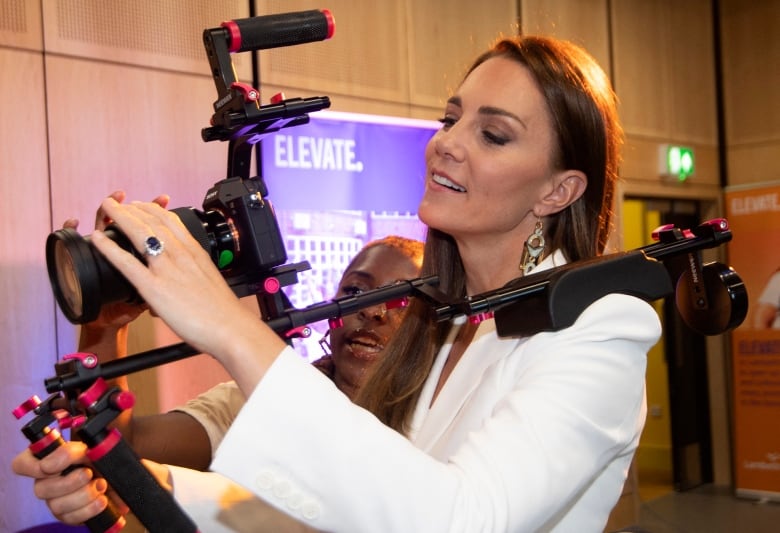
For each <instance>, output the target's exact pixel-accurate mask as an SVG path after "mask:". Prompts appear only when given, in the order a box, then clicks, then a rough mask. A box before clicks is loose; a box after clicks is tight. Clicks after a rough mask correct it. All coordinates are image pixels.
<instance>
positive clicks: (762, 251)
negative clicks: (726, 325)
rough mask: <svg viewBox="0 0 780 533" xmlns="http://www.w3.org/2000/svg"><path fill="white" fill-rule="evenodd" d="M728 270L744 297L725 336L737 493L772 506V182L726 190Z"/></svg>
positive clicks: (777, 439) (779, 375)
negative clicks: (745, 306) (744, 305)
mask: <svg viewBox="0 0 780 533" xmlns="http://www.w3.org/2000/svg"><path fill="white" fill-rule="evenodd" d="M726 216H727V218H728V221H729V225H730V227H731V229H732V231H733V234H734V238H733V240H732V241H731V242H730V243H729V244H728V252H729V264H730V265H731V266H732V267H734V269H735V270H736V271H737V272H738V273H739V275H740V277H741V278H742V280H743V281H744V282H745V287H746V288H747V291H748V298H749V301H750V307H749V310H748V315H747V318H746V319H745V321H744V323H743V324H742V325H741V326H740V327H739V328H737V329H736V330H735V331H734V332H733V333H732V337H731V338H732V359H733V361H732V368H733V379H734V383H733V385H734V472H735V486H736V491H737V494H738V495H742V496H748V497H759V498H768V499H776V500H780V312H779V310H780V184H766V185H759V186H753V187H749V188H734V189H730V190H727V192H726Z"/></svg>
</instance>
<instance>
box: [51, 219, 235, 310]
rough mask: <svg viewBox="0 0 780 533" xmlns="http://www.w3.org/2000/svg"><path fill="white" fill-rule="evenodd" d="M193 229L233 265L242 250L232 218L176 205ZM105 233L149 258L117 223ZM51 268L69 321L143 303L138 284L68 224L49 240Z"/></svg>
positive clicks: (219, 259) (221, 261)
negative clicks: (112, 306) (109, 308)
mask: <svg viewBox="0 0 780 533" xmlns="http://www.w3.org/2000/svg"><path fill="white" fill-rule="evenodd" d="M171 211H172V212H173V213H175V214H176V215H177V216H178V217H179V219H180V220H181V221H182V223H183V224H184V226H185V227H186V228H187V230H188V231H189V232H190V234H191V235H192V236H193V237H194V238H195V240H197V241H198V242H199V243H200V245H201V246H202V247H203V248H204V249H205V250H206V251H207V252H208V253H209V255H210V256H211V258H212V260H213V261H214V263H215V264H216V265H217V266H218V267H219V268H220V270H222V269H229V268H230V267H231V266H233V265H234V263H235V260H236V258H237V257H238V255H239V251H240V250H239V247H238V242H239V234H238V230H237V229H236V228H235V227H234V226H233V225H232V223H231V222H230V221H229V220H227V219H226V218H225V217H223V216H222V215H221V213H219V212H218V211H209V212H206V213H203V212H201V211H197V210H195V209H193V208H190V207H179V208H177V209H172V210H171ZM103 233H105V235H106V236H107V237H108V238H109V239H111V240H112V241H114V242H115V243H117V245H119V246H120V247H121V248H122V249H124V250H125V251H127V252H129V253H131V254H133V255H134V256H135V257H137V258H138V259H139V260H140V261H144V257H143V256H142V255H141V254H140V253H139V252H138V251H136V249H135V248H134V247H133V245H132V244H131V243H130V240H129V239H128V238H127V237H126V236H125V235H124V234H123V233H122V232H121V231H119V228H117V227H116V226H108V227H107V228H106V229H105V230H104V231H103ZM46 267H47V269H48V272H49V281H50V282H51V286H52V289H53V291H54V297H55V298H56V299H57V303H58V304H59V306H60V309H62V312H63V313H64V314H65V316H66V317H67V319H68V320H70V321H71V322H72V323H74V324H86V323H87V322H92V321H93V320H95V319H96V318H97V317H98V315H99V314H100V309H101V307H102V306H103V305H105V304H109V303H117V302H125V303H141V302H142V301H143V300H142V299H141V297H140V295H139V294H138V292H137V291H136V290H135V288H134V287H133V286H132V285H131V284H130V283H129V282H128V281H127V280H126V279H125V277H124V276H123V275H122V274H121V273H120V272H119V271H118V270H117V269H116V268H115V267H114V266H113V265H112V264H111V263H109V262H108V261H107V260H106V259H105V257H103V255H102V254H101V253H100V252H98V251H97V249H96V248H95V247H94V246H93V245H92V242H91V241H90V238H89V236H86V237H84V236H81V235H79V234H78V232H76V231H75V230H73V229H70V228H65V229H61V230H57V231H55V232H54V233H52V234H50V235H49V237H48V239H47V240H46Z"/></svg>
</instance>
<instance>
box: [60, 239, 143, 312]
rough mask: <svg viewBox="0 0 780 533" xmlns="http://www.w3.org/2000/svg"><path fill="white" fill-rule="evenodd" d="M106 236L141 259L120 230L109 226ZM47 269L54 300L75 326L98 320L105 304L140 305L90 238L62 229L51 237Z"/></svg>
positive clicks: (129, 286)
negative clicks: (135, 303) (136, 303)
mask: <svg viewBox="0 0 780 533" xmlns="http://www.w3.org/2000/svg"><path fill="white" fill-rule="evenodd" d="M104 233H105V234H106V236H107V237H108V238H110V239H111V240H113V241H114V242H116V243H117V244H118V245H119V246H120V247H122V248H123V249H125V250H127V251H128V252H131V253H132V254H133V255H135V256H136V257H140V255H139V254H138V252H136V251H135V249H134V248H133V246H132V245H131V244H130V241H129V240H128V239H127V237H125V235H124V234H122V233H121V232H120V231H119V230H118V229H116V228H114V227H111V226H109V227H108V228H106V229H105V231H104ZM46 266H47V269H48V272H49V281H50V282H51V285H52V289H53V290H54V297H55V298H56V299H57V303H58V304H59V306H60V309H62V312H63V313H64V314H65V316H66V317H67V318H68V320H70V321H71V322H73V323H74V324H84V323H86V322H91V321H92V320H95V319H96V318H97V317H98V314H99V313H100V308H101V306H102V305H103V304H106V303H113V302H128V303H134V302H140V301H141V299H140V297H139V296H138V293H137V292H136V290H135V288H134V287H133V286H132V285H131V284H130V283H129V282H128V281H127V280H126V279H125V278H124V276H122V274H120V273H119V271H118V270H117V269H116V268H114V266H113V265H112V264H111V263H109V262H108V261H106V259H105V258H104V257H103V256H102V255H101V254H100V252H98V251H97V249H95V247H94V246H93V245H92V243H91V242H90V239H89V237H83V236H81V235H79V234H78V232H76V231H75V230H73V229H70V228H66V229H61V230H57V231H55V232H54V233H52V234H50V235H49V237H48V239H47V240H46Z"/></svg>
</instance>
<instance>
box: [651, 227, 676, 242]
mask: <svg viewBox="0 0 780 533" xmlns="http://www.w3.org/2000/svg"><path fill="white" fill-rule="evenodd" d="M673 228H674V224H664V225H663V226H658V227H657V228H655V229H654V230H653V232H652V233H651V234H650V236H651V237H652V238H653V240H654V241H657V240H658V239H659V238H660V235H661V232H662V231H668V230H670V229H673Z"/></svg>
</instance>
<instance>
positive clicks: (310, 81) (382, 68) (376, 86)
mask: <svg viewBox="0 0 780 533" xmlns="http://www.w3.org/2000/svg"><path fill="white" fill-rule="evenodd" d="M256 4H257V13H258V15H267V14H272V13H288V12H295V11H303V10H308V9H322V8H327V9H329V10H330V11H331V12H332V14H333V16H334V19H335V22H336V30H335V33H334V36H333V38H332V39H330V40H328V41H322V42H314V43H306V44H302V45H296V46H286V47H283V48H274V49H270V50H264V51H260V52H259V54H258V55H259V60H260V73H261V82H263V83H270V84H273V85H279V86H284V87H288V90H287V93H288V94H287V96H288V97H290V96H302V97H303V96H315V95H316V96H330V97H331V100H332V101H333V104H334V105H333V107H332V109H341V108H340V107H339V105H338V96H339V95H345V96H353V97H355V96H356V97H361V98H364V99H367V100H380V101H388V102H399V103H406V102H408V100H409V89H408V77H409V75H408V70H407V68H406V64H407V53H408V52H407V33H406V26H405V24H404V22H405V19H404V9H403V7H404V4H403V2H400V1H394V2H353V1H350V0H329V1H327V2H324V3H323V2H320V1H314V0H269V1H262V2H260V1H258V2H256Z"/></svg>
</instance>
